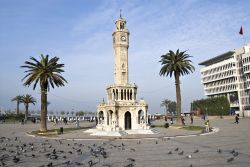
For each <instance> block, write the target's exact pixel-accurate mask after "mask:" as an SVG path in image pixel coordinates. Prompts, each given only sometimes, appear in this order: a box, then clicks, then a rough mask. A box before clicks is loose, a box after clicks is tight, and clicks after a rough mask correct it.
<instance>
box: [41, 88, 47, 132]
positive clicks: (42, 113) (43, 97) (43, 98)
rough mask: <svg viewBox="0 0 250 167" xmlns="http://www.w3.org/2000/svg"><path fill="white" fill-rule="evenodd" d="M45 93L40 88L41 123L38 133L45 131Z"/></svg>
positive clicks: (44, 90) (43, 89)
mask: <svg viewBox="0 0 250 167" xmlns="http://www.w3.org/2000/svg"><path fill="white" fill-rule="evenodd" d="M46 103H47V91H46V89H45V88H43V87H42V86H41V122H40V131H47V104H46Z"/></svg>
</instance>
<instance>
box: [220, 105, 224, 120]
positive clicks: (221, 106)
mask: <svg viewBox="0 0 250 167" xmlns="http://www.w3.org/2000/svg"><path fill="white" fill-rule="evenodd" d="M222 111H223V106H221V111H220V118H221V119H222V118H223V117H222Z"/></svg>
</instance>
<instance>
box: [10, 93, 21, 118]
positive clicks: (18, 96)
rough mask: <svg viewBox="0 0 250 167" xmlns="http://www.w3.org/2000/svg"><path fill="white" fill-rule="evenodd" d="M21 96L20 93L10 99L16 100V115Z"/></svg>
mask: <svg viewBox="0 0 250 167" xmlns="http://www.w3.org/2000/svg"><path fill="white" fill-rule="evenodd" d="M21 98H22V96H21V95H17V96H16V97H14V98H13V99H11V101H16V114H17V115H18V114H19V104H20V101H21Z"/></svg>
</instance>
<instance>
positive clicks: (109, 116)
mask: <svg viewBox="0 0 250 167" xmlns="http://www.w3.org/2000/svg"><path fill="white" fill-rule="evenodd" d="M115 25H116V27H115V30H114V32H113V34H112V36H113V48H114V82H115V83H114V84H112V85H109V86H107V88H106V91H107V102H104V101H103V102H102V103H101V104H99V105H98V106H97V118H98V124H97V126H96V128H97V129H99V130H104V131H113V132H114V131H121V130H143V129H145V130H146V129H149V126H148V125H147V124H148V119H147V115H148V105H147V103H146V102H145V101H144V100H139V101H137V100H136V95H137V86H136V85H135V84H129V81H128V48H129V31H128V30H127V28H126V20H125V19H123V18H122V17H120V18H118V19H117V20H116V22H115Z"/></svg>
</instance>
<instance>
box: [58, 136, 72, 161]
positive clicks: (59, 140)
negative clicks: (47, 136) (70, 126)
mask: <svg viewBox="0 0 250 167" xmlns="http://www.w3.org/2000/svg"><path fill="white" fill-rule="evenodd" d="M59 141H60V140H59ZM62 164H65V165H69V164H70V161H66V162H63V163H62Z"/></svg>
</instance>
